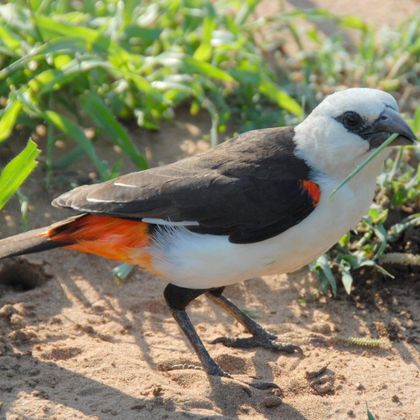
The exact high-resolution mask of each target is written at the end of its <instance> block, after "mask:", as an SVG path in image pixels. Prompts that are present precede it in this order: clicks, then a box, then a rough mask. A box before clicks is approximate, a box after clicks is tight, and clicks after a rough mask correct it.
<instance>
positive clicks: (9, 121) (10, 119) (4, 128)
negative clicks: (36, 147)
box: [0, 100, 22, 143]
mask: <svg viewBox="0 0 420 420" xmlns="http://www.w3.org/2000/svg"><path fill="white" fill-rule="evenodd" d="M21 109H22V104H21V103H20V101H18V100H12V101H11V102H9V103H8V104H7V106H6V109H5V110H4V112H3V115H2V116H1V119H0V143H2V142H3V141H4V140H6V139H7V138H8V137H9V136H10V133H11V132H12V130H13V127H14V125H15V123H16V120H17V117H18V116H19V113H20V111H21Z"/></svg>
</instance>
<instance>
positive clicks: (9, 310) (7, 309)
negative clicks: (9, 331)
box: [0, 303, 15, 318]
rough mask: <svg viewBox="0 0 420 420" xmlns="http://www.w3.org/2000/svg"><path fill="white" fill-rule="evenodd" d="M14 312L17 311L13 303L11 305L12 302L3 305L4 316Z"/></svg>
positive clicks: (2, 315) (2, 313)
mask: <svg viewBox="0 0 420 420" xmlns="http://www.w3.org/2000/svg"><path fill="white" fill-rule="evenodd" d="M14 312H15V308H14V307H13V305H10V303H8V304H6V305H3V306H2V307H1V308H0V316H1V317H3V318H8V317H9V316H10V315H12V314H13V313H14Z"/></svg>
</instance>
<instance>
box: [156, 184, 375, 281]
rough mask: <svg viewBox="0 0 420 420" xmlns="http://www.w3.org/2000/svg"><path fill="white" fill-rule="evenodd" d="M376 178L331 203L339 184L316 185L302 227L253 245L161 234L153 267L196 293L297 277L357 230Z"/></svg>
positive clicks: (349, 187)
mask: <svg viewBox="0 0 420 420" xmlns="http://www.w3.org/2000/svg"><path fill="white" fill-rule="evenodd" d="M366 178H368V179H366ZM375 178H376V177H375V176H369V177H366V176H364V177H363V179H358V180H357V179H356V178H354V179H353V180H352V182H350V183H348V184H346V186H344V187H343V188H342V189H340V190H339V191H338V192H337V193H336V194H335V195H334V196H333V197H332V198H329V194H330V192H331V191H332V189H333V188H334V187H335V186H336V185H337V183H338V181H337V180H332V179H327V178H322V179H321V178H320V179H318V180H317V182H318V183H319V185H320V188H321V201H320V202H319V204H318V206H317V207H316V209H315V210H314V211H313V212H312V213H311V214H310V215H309V216H308V217H307V218H306V219H304V220H303V221H302V222H300V223H299V224H298V225H296V226H294V227H292V228H290V229H288V230H287V231H285V232H283V233H281V234H280V235H278V236H276V237H273V238H270V239H267V240H265V241H261V242H257V243H253V244H233V243H231V242H229V240H228V238H227V236H215V235H203V234H198V233H193V232H190V231H189V230H187V229H186V228H184V227H179V226H178V227H171V228H168V227H166V228H162V230H161V232H160V234H159V235H158V237H157V240H156V241H155V243H154V244H153V245H152V246H151V248H150V252H151V255H152V258H153V265H154V267H155V268H156V269H157V271H158V272H159V273H161V275H162V277H163V278H164V279H165V280H167V281H168V282H171V283H173V284H175V285H177V286H181V287H189V288H197V289H205V288H212V287H221V286H226V285H229V284H233V283H237V282H239V281H243V280H247V279H249V278H252V277H258V276H262V275H267V274H274V273H288V272H292V271H295V270H297V269H299V268H300V267H302V266H304V265H306V264H308V263H310V262H311V261H313V260H314V259H315V258H317V257H318V256H319V255H321V254H322V253H324V252H325V251H326V250H328V249H329V248H330V247H331V246H333V245H334V244H335V243H336V242H337V241H338V240H339V239H340V237H341V236H342V235H344V234H345V233H346V232H347V231H348V230H349V229H351V228H353V227H354V226H355V225H356V224H357V222H358V221H359V220H360V218H361V217H362V216H363V214H365V213H366V212H367V210H368V208H369V205H370V203H371V200H372V197H373V194H374V189H375Z"/></svg>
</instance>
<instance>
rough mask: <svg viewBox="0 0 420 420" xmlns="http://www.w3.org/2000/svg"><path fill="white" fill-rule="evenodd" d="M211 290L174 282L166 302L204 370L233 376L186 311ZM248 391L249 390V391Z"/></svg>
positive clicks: (260, 384) (263, 385)
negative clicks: (217, 359) (222, 366)
mask: <svg viewBox="0 0 420 420" xmlns="http://www.w3.org/2000/svg"><path fill="white" fill-rule="evenodd" d="M208 291H209V290H194V289H187V288H184V287H178V286H175V285H173V284H168V286H166V288H165V291H164V296H165V300H166V303H167V304H168V306H169V308H170V309H171V312H172V316H173V317H174V318H175V321H176V322H177V323H178V325H179V326H180V328H181V330H182V331H183V333H184V334H185V336H186V337H187V338H188V341H189V342H190V343H191V345H192V346H193V348H194V350H195V352H196V353H197V356H198V358H199V359H200V361H201V364H202V365H203V368H204V370H205V371H206V372H207V374H208V375H213V376H224V377H227V378H231V376H230V375H229V374H228V373H226V372H225V371H224V370H223V369H222V368H221V367H220V366H219V365H218V364H217V363H216V362H215V361H214V360H213V359H212V357H211V356H210V354H209V353H208V351H207V350H206V348H205V347H204V344H203V342H202V341H201V340H200V337H199V336H198V334H197V332H196V331H195V328H194V326H193V325H192V323H191V320H190V318H189V317H188V315H187V313H186V312H185V308H186V306H187V305H188V304H189V303H190V302H191V301H193V300H194V299H195V298H197V297H198V296H200V295H202V294H203V293H206V292H208ZM242 384H245V385H247V386H252V387H253V388H257V389H270V388H278V386H277V385H276V384H274V383H272V382H259V381H253V382H250V383H247V382H243V383H242ZM247 392H248V391H247Z"/></svg>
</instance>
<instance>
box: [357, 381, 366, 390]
mask: <svg viewBox="0 0 420 420" xmlns="http://www.w3.org/2000/svg"><path fill="white" fill-rule="evenodd" d="M356 389H357V390H358V391H364V390H365V389H366V388H365V387H364V386H363V384H361V383H360V382H359V383H358V384H356Z"/></svg>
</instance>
